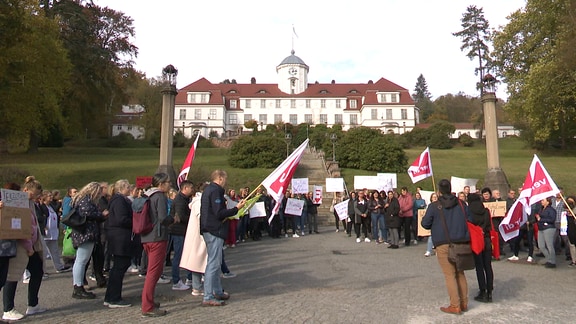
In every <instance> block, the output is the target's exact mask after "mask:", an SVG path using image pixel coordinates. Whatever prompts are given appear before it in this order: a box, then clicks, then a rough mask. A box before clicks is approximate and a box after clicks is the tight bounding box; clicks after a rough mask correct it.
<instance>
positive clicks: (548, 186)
mask: <svg viewBox="0 0 576 324" xmlns="http://www.w3.org/2000/svg"><path fill="white" fill-rule="evenodd" d="M528 172H529V173H530V175H531V176H532V185H531V192H530V205H532V204H534V203H536V202H539V201H540V200H542V199H544V198H547V197H550V196H555V195H556V194H557V193H559V192H560V190H559V189H558V187H557V186H556V184H555V183H554V180H552V177H550V175H549V174H548V171H546V168H544V165H543V164H542V162H540V159H538V156H536V154H534V159H532V163H531V164H530V169H529V170H528Z"/></svg>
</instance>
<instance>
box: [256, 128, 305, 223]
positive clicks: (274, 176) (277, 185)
mask: <svg viewBox="0 0 576 324" xmlns="http://www.w3.org/2000/svg"><path fill="white" fill-rule="evenodd" d="M307 146H308V139H306V140H305V141H304V142H303V143H302V144H300V146H298V148H297V149H296V150H294V152H292V154H290V156H288V158H286V160H284V162H282V164H280V165H279V166H278V167H277V168H276V170H274V171H272V173H270V175H269V176H268V177H266V179H264V181H262V186H264V188H266V191H267V193H268V194H269V195H270V196H271V197H272V199H274V201H275V202H276V204H275V206H274V210H273V211H272V215H271V216H270V219H269V220H268V222H271V221H272V217H274V214H275V213H276V212H277V211H278V209H279V208H280V204H281V203H282V198H284V194H285V193H286V189H287V188H288V185H289V184H290V182H291V181H292V177H293V176H294V172H295V171H296V167H297V166H298V164H299V163H300V159H301V158H302V154H304V149H305V148H306V147H307Z"/></svg>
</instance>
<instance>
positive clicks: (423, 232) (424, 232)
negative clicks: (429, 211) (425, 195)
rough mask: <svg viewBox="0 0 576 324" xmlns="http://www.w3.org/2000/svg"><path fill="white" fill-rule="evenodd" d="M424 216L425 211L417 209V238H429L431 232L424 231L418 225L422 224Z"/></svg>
mask: <svg viewBox="0 0 576 324" xmlns="http://www.w3.org/2000/svg"><path fill="white" fill-rule="evenodd" d="M424 215H426V209H418V236H430V235H432V231H430V230H427V229H425V228H424V227H422V225H420V224H421V223H422V218H424Z"/></svg>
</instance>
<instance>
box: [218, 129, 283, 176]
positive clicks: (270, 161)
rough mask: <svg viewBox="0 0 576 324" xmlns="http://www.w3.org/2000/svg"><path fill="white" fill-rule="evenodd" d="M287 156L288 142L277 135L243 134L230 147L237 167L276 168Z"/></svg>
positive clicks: (231, 163) (231, 155)
mask: <svg viewBox="0 0 576 324" xmlns="http://www.w3.org/2000/svg"><path fill="white" fill-rule="evenodd" d="M285 158H286V144H285V143H284V141H283V140H281V139H279V138H277V137H264V136H242V137H240V138H239V139H238V140H236V141H235V142H234V144H232V147H231V148H230V157H229V162H230V165H231V166H232V167H235V168H275V167H277V166H278V165H279V164H280V163H282V161H284V159H285Z"/></svg>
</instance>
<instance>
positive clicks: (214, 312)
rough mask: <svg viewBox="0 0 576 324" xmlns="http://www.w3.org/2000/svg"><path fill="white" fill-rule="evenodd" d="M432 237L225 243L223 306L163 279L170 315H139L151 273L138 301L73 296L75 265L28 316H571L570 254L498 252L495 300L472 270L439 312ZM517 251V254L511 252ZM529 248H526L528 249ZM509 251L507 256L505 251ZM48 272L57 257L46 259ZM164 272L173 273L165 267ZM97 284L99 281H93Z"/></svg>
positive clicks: (271, 319) (442, 296)
mask: <svg viewBox="0 0 576 324" xmlns="http://www.w3.org/2000/svg"><path fill="white" fill-rule="evenodd" d="M425 250H426V244H424V243H420V244H419V245H416V246H410V247H403V246H401V248H400V249H398V250H392V249H387V248H386V246H385V245H383V244H382V245H377V244H376V243H374V242H371V243H364V242H362V243H356V242H355V240H354V235H353V236H352V237H350V238H349V237H347V236H346V234H344V233H342V232H340V233H335V232H334V228H333V227H328V226H326V227H322V228H321V231H320V234H312V235H306V236H303V237H300V238H292V237H290V238H281V239H272V238H269V237H267V236H264V237H263V238H262V240H261V241H258V242H254V241H246V242H245V243H242V244H239V245H238V246H237V247H236V248H233V249H232V248H228V249H226V251H225V255H226V262H227V263H228V265H229V267H230V269H231V270H232V272H234V273H236V274H237V275H238V276H237V277H236V278H231V279H222V282H223V286H224V289H225V290H226V291H228V292H229V293H230V294H231V298H230V300H229V301H228V304H227V305H226V306H224V307H201V305H200V304H201V297H194V296H192V295H191V294H190V291H172V290H171V284H159V285H158V286H157V290H156V295H157V299H156V300H157V301H159V302H161V304H162V308H163V309H166V310H167V311H168V315H166V316H164V317H161V318H155V319H149V318H142V317H141V316H140V294H141V289H142V285H143V279H142V278H139V277H138V276H136V275H129V274H127V275H126V279H125V283H124V292H123V296H124V298H125V299H126V300H128V301H130V302H132V303H133V304H134V305H133V306H132V307H130V308H123V309H109V308H107V307H104V306H102V302H103V296H104V289H95V290H94V292H95V293H96V295H97V299H96V300H88V301H84V300H75V299H72V297H71V294H72V278H71V277H72V274H71V273H64V274H54V273H51V274H50V277H49V278H48V279H47V280H45V281H44V282H43V284H42V288H41V290H40V303H41V305H42V306H45V307H47V308H49V311H48V312H46V313H44V314H40V315H34V316H29V317H27V318H25V319H23V320H22V321H21V322H42V323H120V322H124V323H161V322H165V323H189V322H196V321H198V322H200V323H232V322H234V323H369V322H370V323H486V322H487V323H510V322H512V321H513V322H514V323H573V322H576V320H574V319H573V318H574V311H573V310H572V308H573V307H574V300H575V299H574V296H576V288H575V287H574V284H573V283H574V278H575V277H576V269H573V268H570V267H568V265H567V262H566V261H564V257H563V255H562V256H559V257H558V268H557V269H546V268H544V267H543V266H541V265H532V264H528V263H526V262H516V263H513V262H509V261H499V262H493V268H494V273H495V288H494V294H493V298H494V302H493V303H491V304H483V303H478V302H475V301H474V300H473V297H474V295H475V294H476V293H477V289H478V285H477V282H476V275H475V272H474V271H467V272H466V273H467V278H468V284H469V297H470V303H469V308H470V310H469V311H468V312H467V313H465V314H463V315H450V314H444V313H442V312H440V310H439V307H440V306H445V305H447V304H448V295H447V292H446V288H445V285H444V278H443V275H442V273H441V271H440V268H439V266H438V263H437V260H436V257H434V256H432V257H428V258H427V257H424V252H425ZM508 255H510V254H508ZM520 257H521V258H523V259H525V258H526V253H521V255H520ZM504 260H505V257H504ZM47 269H48V272H49V273H50V272H52V271H51V270H52V269H53V268H52V265H51V262H50V261H49V260H47ZM164 273H165V274H166V275H169V274H170V268H169V267H166V268H165V271H164ZM90 284H91V285H94V282H90ZM16 309H17V310H19V311H20V312H24V311H25V310H26V285H25V284H22V283H19V284H18V291H17V297H16Z"/></svg>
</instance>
